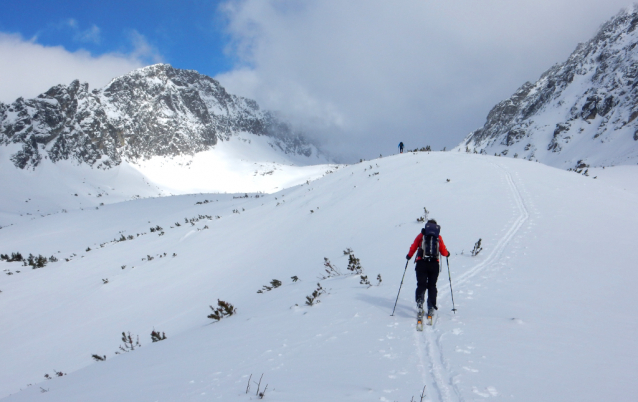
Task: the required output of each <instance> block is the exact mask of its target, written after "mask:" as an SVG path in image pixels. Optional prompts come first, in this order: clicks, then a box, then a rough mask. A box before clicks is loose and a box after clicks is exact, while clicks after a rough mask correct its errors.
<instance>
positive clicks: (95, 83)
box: [0, 32, 161, 103]
mask: <svg viewBox="0 0 638 402" xmlns="http://www.w3.org/2000/svg"><path fill="white" fill-rule="evenodd" d="M131 40H132V44H133V47H134V49H133V51H132V52H131V53H129V54H120V53H108V54H103V55H99V56H93V55H91V54H90V53H89V52H87V51H84V50H79V51H76V52H69V51H68V50H66V49H64V48H63V47H61V46H43V45H40V44H38V43H36V42H35V40H26V39H24V38H22V37H21V36H20V35H16V34H6V33H0V77H2V80H0V102H5V103H7V102H13V101H14V100H15V99H17V98H18V97H20V96H22V97H24V98H33V97H35V96H37V95H39V94H41V93H43V92H45V91H47V90H48V89H49V88H50V87H52V86H54V85H58V84H67V85H68V84H69V83H71V82H72V81H73V80H75V79H79V80H80V81H82V82H88V83H89V85H90V87H91V88H100V87H102V86H104V85H106V84H107V83H108V82H109V81H110V80H111V79H113V78H115V77H117V76H120V75H122V74H126V73H128V72H129V71H131V70H134V69H136V68H140V67H143V66H145V65H148V64H150V63H149V62H151V63H152V62H156V61H157V60H160V61H161V56H160V55H159V53H158V52H157V50H156V49H154V48H153V47H152V46H150V45H148V43H147V42H146V40H145V39H144V37H143V36H142V35H140V34H139V33H137V32H134V33H133V34H132V36H131Z"/></svg>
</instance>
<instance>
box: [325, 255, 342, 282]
mask: <svg viewBox="0 0 638 402" xmlns="http://www.w3.org/2000/svg"><path fill="white" fill-rule="evenodd" d="M323 266H324V267H326V274H327V275H324V276H323V277H321V279H328V278H332V277H334V276H340V275H341V272H339V270H338V269H337V268H336V267H335V266H334V265H332V263H331V262H330V260H329V259H328V258H327V257H323Z"/></svg>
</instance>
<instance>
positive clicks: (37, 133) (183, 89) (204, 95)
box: [0, 64, 317, 169]
mask: <svg viewBox="0 0 638 402" xmlns="http://www.w3.org/2000/svg"><path fill="white" fill-rule="evenodd" d="M239 132H248V133H251V134H255V135H265V136H268V137H269V138H270V139H271V140H272V141H270V144H271V146H273V147H277V148H279V149H281V150H282V151H283V152H285V153H292V154H297V155H305V156H311V155H313V154H316V153H317V149H316V147H315V146H314V145H312V144H310V143H309V142H308V141H307V140H305V139H304V137H302V136H301V135H300V134H299V133H297V132H294V131H293V129H292V128H291V127H290V125H289V124H287V123H286V122H285V121H283V120H281V119H279V118H277V116H276V115H275V114H273V113H272V112H268V111H262V110H260V109H259V106H258V105H257V103H256V102H255V101H253V100H250V99H246V98H242V97H238V96H234V95H231V94H228V93H227V92H226V90H225V89H224V88H223V87H222V86H221V85H220V84H219V82H217V81H216V80H214V79H212V78H210V77H207V76H205V75H202V74H199V73H197V72H196V71H192V70H180V69H176V68H173V67H171V66H170V65H168V64H156V65H152V66H148V67H144V68H141V69H138V70H134V71H132V72H131V73H129V74H126V75H124V76H122V77H118V78H115V79H113V80H112V81H111V82H110V83H109V84H108V85H107V86H106V87H104V88H102V89H93V90H91V91H90V90H89V86H88V84H86V83H80V82H79V81H77V80H76V81H73V82H72V83H71V84H70V85H68V86H67V85H58V86H55V87H52V88H51V89H49V90H48V91H47V92H45V93H43V94H41V95H39V96H38V97H37V98H35V99H26V100H25V99H23V98H18V99H17V100H16V101H15V102H13V103H12V104H3V103H0V145H4V146H11V147H13V148H14V150H15V152H14V153H12V156H11V160H12V162H13V163H14V165H15V166H16V167H18V168H21V169H24V168H35V167H36V166H38V164H39V163H40V162H41V161H42V159H43V158H48V159H50V160H51V161H53V162H57V161H59V160H63V159H74V160H76V161H78V162H80V163H86V164H89V165H91V166H95V167H99V168H110V167H113V166H115V165H118V164H120V163H121V161H122V159H123V158H124V159H127V160H131V161H135V160H137V159H140V158H142V159H145V158H150V157H152V156H157V155H159V156H176V155H182V154H191V155H192V154H195V153H197V152H201V151H204V150H207V149H209V148H210V147H212V146H214V145H215V144H216V143H217V142H218V141H225V140H228V139H230V137H231V136H233V135H234V134H237V133H239ZM12 152H13V151H12Z"/></svg>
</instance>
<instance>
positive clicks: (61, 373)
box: [44, 369, 66, 380]
mask: <svg viewBox="0 0 638 402" xmlns="http://www.w3.org/2000/svg"><path fill="white" fill-rule="evenodd" d="M53 372H54V373H55V376H56V377H62V376H63V375H66V373H63V372H61V371H57V370H56V369H53ZM44 378H46V379H47V380H51V379H52V378H53V377H51V376H50V375H48V374H45V375H44Z"/></svg>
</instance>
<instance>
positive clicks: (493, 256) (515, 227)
mask: <svg viewBox="0 0 638 402" xmlns="http://www.w3.org/2000/svg"><path fill="white" fill-rule="evenodd" d="M496 166H498V167H499V168H501V169H502V170H503V171H504V172H505V179H506V181H507V184H508V185H509V187H510V189H511V191H512V195H513V196H514V202H515V204H516V207H517V209H518V211H519V214H518V217H517V218H516V220H515V221H514V223H513V224H512V226H510V228H509V230H508V231H507V232H506V233H505V236H503V237H502V238H501V239H500V240H499V241H498V243H496V246H495V247H494V249H493V250H492V252H491V253H490V254H489V255H488V256H487V258H486V259H485V260H483V261H482V262H480V263H479V264H477V265H475V266H474V267H472V268H470V269H468V270H467V271H465V272H464V273H462V274H460V275H459V276H458V277H457V278H456V280H455V283H456V284H459V285H461V284H463V283H465V282H467V281H468V280H469V279H471V278H472V277H474V276H476V275H477V274H479V273H480V272H481V271H483V270H484V269H485V267H487V266H489V265H491V264H493V263H494V262H496V261H498V260H499V259H500V258H501V256H502V255H503V251H504V250H505V248H506V247H507V246H508V245H509V243H510V242H511V241H512V239H513V238H514V236H515V235H516V233H518V231H519V230H520V228H521V227H522V226H523V224H524V223H525V222H526V221H527V220H528V219H529V211H528V210H527V207H526V206H525V202H524V200H523V196H522V195H521V191H520V190H519V189H518V187H517V186H516V184H515V183H514V179H512V175H511V174H510V173H509V172H508V171H507V170H506V168H505V167H503V166H501V165H496Z"/></svg>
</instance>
